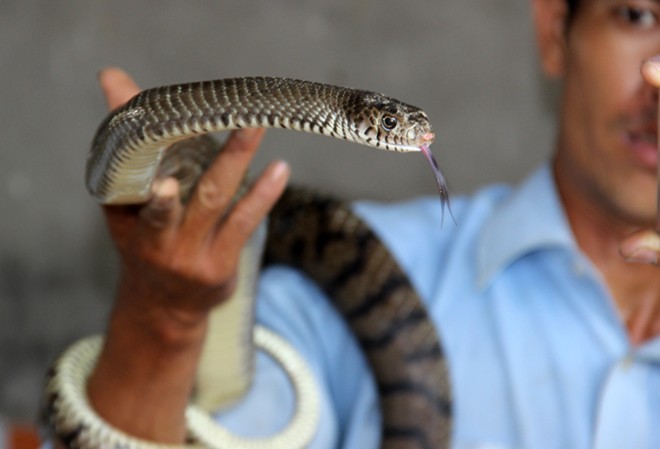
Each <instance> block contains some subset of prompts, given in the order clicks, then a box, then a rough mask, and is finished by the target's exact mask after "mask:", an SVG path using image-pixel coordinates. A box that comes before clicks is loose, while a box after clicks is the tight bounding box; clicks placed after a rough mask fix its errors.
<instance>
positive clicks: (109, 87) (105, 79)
mask: <svg viewBox="0 0 660 449" xmlns="http://www.w3.org/2000/svg"><path fill="white" fill-rule="evenodd" d="M99 84H100V85H101V90H102V91H103V94H104V95H105V101H106V103H107V105H108V109H110V110H112V109H116V108H118V107H119V106H121V105H123V104H124V103H126V102H127V101H128V100H130V99H131V98H132V97H133V96H134V95H136V94H137V93H138V92H140V88H139V87H138V85H137V84H135V81H133V78H131V77H130V76H129V75H128V74H127V73H126V72H124V71H123V70H121V69H119V68H116V67H108V68H106V69H103V70H101V71H100V72H99Z"/></svg>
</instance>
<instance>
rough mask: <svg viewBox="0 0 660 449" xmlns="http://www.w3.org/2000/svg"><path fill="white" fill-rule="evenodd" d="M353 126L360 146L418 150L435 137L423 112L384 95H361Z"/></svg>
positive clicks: (356, 105) (367, 93) (353, 109)
mask: <svg viewBox="0 0 660 449" xmlns="http://www.w3.org/2000/svg"><path fill="white" fill-rule="evenodd" d="M354 105H355V107H354V108H352V112H353V114H352V115H353V117H352V121H353V126H354V130H355V133H356V134H357V136H356V139H357V141H358V142H360V143H364V144H366V145H369V146H372V147H376V148H381V149H384V150H390V151H420V147H421V146H422V145H427V146H428V145H430V144H431V143H432V142H433V139H434V138H435V134H434V133H433V129H432V128H431V123H430V122H429V119H428V117H427V115H426V113H425V112H424V111H422V110H421V109H419V108H417V107H415V106H411V105H409V104H405V103H402V102H400V101H398V100H395V99H393V98H390V97H386V96H385V95H381V94H377V93H373V92H364V91H363V92H361V95H360V96H359V97H358V99H357V101H356V102H355V104H354Z"/></svg>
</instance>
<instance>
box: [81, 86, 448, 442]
mask: <svg viewBox="0 0 660 449" xmlns="http://www.w3.org/2000/svg"><path fill="white" fill-rule="evenodd" d="M246 127H279V128H286V129H292V130H297V131H305V132H312V133H316V134H323V135H327V136H330V137H334V138H338V139H343V140H347V141H351V142H356V143H360V144H364V145H368V146H370V147H373V148H378V149H383V150H389V151H401V152H408V151H424V152H425V153H427V154H430V153H429V151H428V146H429V145H430V144H431V143H432V141H433V139H434V134H433V131H432V130H431V126H430V124H429V121H428V118H427V117H426V114H425V113H424V112H423V111H422V110H420V109H418V108H416V107H414V106H410V105H408V104H405V103H402V102H399V101H397V100H394V99H392V98H389V97H386V96H384V95H381V94H377V93H374V92H369V91H364V90H357V89H349V88H343V87H338V86H332V85H326V84H320V83H314V82H309V81H300V80H291V79H286V78H270V77H253V78H231V79H224V80H216V81H206V82H197V83H188V84H179V85H173V86H165V87H159V88H154V89H149V90H146V91H143V92H142V93H140V94H138V95H137V96H136V97H134V98H133V99H131V100H130V101H129V102H128V103H127V104H126V105H125V106H123V107H122V108H120V109H118V110H116V111H114V112H112V113H111V114H110V115H109V116H108V117H107V118H106V120H105V121H104V122H102V124H101V126H100V127H99V129H98V131H97V134H96V136H95V138H94V141H93V145H92V150H91V152H90V155H89V158H88V163H87V175H86V176H87V178H86V180H87V187H88V189H89V191H90V193H91V194H92V196H94V197H95V198H96V199H97V201H99V202H101V203H104V204H137V203H144V202H146V201H147V200H148V199H149V197H150V192H151V184H152V182H153V180H154V178H155V177H156V176H157V175H158V170H159V167H160V166H161V163H162V161H163V158H166V157H167V153H168V148H169V147H170V146H172V145H173V144H174V143H176V142H178V141H181V140H184V139H188V138H191V137H193V136H195V135H199V134H206V133H209V132H214V131H223V130H229V129H236V128H246ZM436 179H437V180H438V186H439V188H440V192H441V196H442V199H443V200H445V199H446V190H445V186H444V178H442V177H441V175H438V173H436ZM269 228H270V233H271V236H270V237H269V238H268V242H269V243H268V244H267V247H266V249H265V254H266V259H267V261H268V262H269V263H287V264H290V265H293V266H295V267H297V268H299V269H301V270H302V271H303V272H305V273H306V274H307V275H308V276H309V277H310V278H311V279H312V280H313V281H314V282H316V283H318V284H319V285H320V286H321V287H322V288H323V289H324V290H325V291H326V292H327V293H328V295H329V296H330V297H331V298H332V299H333V301H334V302H335V304H336V306H337V308H338V309H339V311H340V312H341V313H342V315H343V316H344V317H345V318H346V320H347V323H348V325H349V327H350V328H351V330H352V331H353V332H354V333H355V335H356V337H357V340H358V341H359V343H360V345H361V347H362V349H363V351H364V353H365V355H366V358H367V360H368V362H369V364H370V366H371V368H372V370H373V372H374V377H375V379H376V382H377V385H378V392H379V395H380V403H381V409H382V416H383V433H382V445H381V448H382V449H395V448H396V449H403V448H424V449H426V448H428V449H431V448H433V449H435V448H446V447H448V446H449V444H450V437H451V395H450V386H449V375H448V369H447V366H446V364H445V359H444V356H443V352H442V349H441V345H440V342H439V336H438V332H437V331H436V329H435V328H434V326H433V324H432V322H431V320H430V318H429V316H428V315H427V313H426V311H425V309H424V306H423V304H422V301H421V300H420V299H419V297H418V296H417V294H416V293H415V291H414V288H413V287H412V286H411V284H410V282H409V280H408V279H407V277H406V275H405V274H404V273H403V271H402V270H401V269H400V268H399V266H398V265H397V263H396V261H395V259H394V257H393V256H392V255H391V254H390V253H389V251H388V250H387V248H385V246H384V245H383V244H382V243H381V242H380V241H379V240H378V238H377V237H376V236H375V235H374V234H373V233H372V232H371V231H370V230H369V229H368V227H367V226H366V225H365V224H364V223H363V222H362V221H360V220H359V219H358V218H357V217H355V216H354V215H353V214H352V212H351V210H350V208H349V207H347V206H346V205H343V204H342V203H339V202H336V201H334V200H331V199H328V198H321V199H319V198H318V197H317V196H314V195H309V194H305V193H300V192H297V193H292V192H287V193H285V195H284V197H283V199H282V200H281V201H280V202H279V203H278V205H277V206H276V209H275V211H274V215H273V218H272V219H271V221H270V225H269ZM248 321H249V320H248Z"/></svg>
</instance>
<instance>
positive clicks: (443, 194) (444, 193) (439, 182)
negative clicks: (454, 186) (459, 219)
mask: <svg viewBox="0 0 660 449" xmlns="http://www.w3.org/2000/svg"><path fill="white" fill-rule="evenodd" d="M419 149H420V151H421V152H422V153H424V156H426V160H427V161H429V165H431V170H433V175H435V184H436V186H437V187H438V193H439V194H440V202H441V203H442V221H443V222H444V219H445V208H446V209H447V210H448V211H449V216H450V217H451V219H452V220H453V221H454V224H455V223H456V219H455V218H454V214H453V213H452V211H451V205H450V203H449V191H448V190H447V180H446V179H445V176H444V175H443V174H442V172H441V171H440V167H439V166H438V163H437V162H436V160H435V158H434V157H433V153H431V148H430V147H429V144H426V143H425V144H423V145H421V146H420V147H419Z"/></svg>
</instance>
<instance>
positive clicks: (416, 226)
mask: <svg viewBox="0 0 660 449" xmlns="http://www.w3.org/2000/svg"><path fill="white" fill-rule="evenodd" d="M355 210H356V211H357V212H358V213H359V214H360V215H361V216H362V217H363V218H364V219H365V220H366V221H367V222H368V223H370V224H371V226H372V227H373V228H374V229H375V231H376V232H377V233H378V234H379V235H380V237H381V238H382V239H383V240H384V241H385V242H386V244H387V245H388V246H389V247H390V249H391V250H392V251H393V253H394V254H395V256H396V257H397V259H398V260H399V262H400V263H401V265H402V266H403V267H404V269H405V270H406V271H407V273H408V274H409V276H410V277H411V279H412V282H413V283H414V285H415V287H416V288H417V289H418V292H419V293H420V295H421V296H422V298H423V300H424V301H425V302H426V304H427V306H428V309H429V312H430V315H431V317H432V319H433V320H434V322H435V324H436V326H437V328H438V330H439V333H440V335H441V337H442V340H443V344H444V348H445V351H446V355H447V357H448V360H449V366H450V370H451V380H452V387H453V394H454V401H455V402H454V413H455V417H454V420H455V421H454V422H455V424H454V425H455V427H454V436H453V441H454V445H453V447H454V448H456V449H468V448H470V449H477V448H482V449H486V448H507V449H508V448H516V449H522V448H524V449H541V448H543V449H573V448H574V449H587V448H593V449H614V448H617V449H620V448H660V339H657V338H656V339H654V340H652V341H650V342H648V343H647V344H645V345H643V346H641V347H638V348H635V347H632V346H631V344H630V342H629V340H628V338H627V335H626V332H625V329H624V326H623V324H622V320H621V317H620V316H619V315H618V313H617V310H616V308H615V305H614V301H613V299H612V297H611V295H610V293H609V292H608V290H607V287H606V285H605V283H604V282H603V279H602V277H601V275H600V274H599V273H598V271H597V270H596V269H595V268H594V266H593V265H592V264H591V262H590V261H589V260H588V259H587V258H586V257H585V255H584V254H583V253H581V251H580V250H579V248H578V247H577V245H576V242H575V240H574V238H573V235H572V234H571V230H570V227H569V225H568V222H567V219H566V217H565V215H564V212H563V209H562V206H561V204H560V202H559V199H558V195H557V192H556V188H555V185H554V182H553V178H552V175H551V172H550V170H549V168H548V167H547V166H544V167H542V168H541V169H539V170H538V171H536V172H535V173H534V174H533V175H532V176H531V177H530V178H528V179H527V180H526V181H525V182H524V183H523V184H522V185H521V186H519V187H518V188H515V189H512V188H510V187H505V186H495V187H489V188H486V189H484V190H481V191H479V192H477V193H476V194H475V195H473V196H472V197H471V198H459V199H457V200H455V201H454V204H453V211H454V215H455V217H456V222H457V225H455V226H454V225H453V223H451V222H450V221H449V220H447V217H445V220H444V225H442V226H441V221H442V210H441V207H440V204H439V201H438V199H437V198H423V199H419V200H414V201H410V202H405V203H402V204H395V205H391V204H390V205H382V204H376V203H358V204H356V205H355ZM258 304H259V305H258V319H259V321H260V322H261V323H263V324H264V325H266V326H267V327H269V328H271V329H274V330H275V331H277V332H278V333H279V334H281V335H282V336H284V337H285V338H286V339H287V340H288V341H289V342H290V343H292V344H293V346H294V347H296V348H297V350H298V351H299V352H300V354H301V355H302V356H303V357H304V358H305V359H306V360H307V361H308V362H309V364H310V366H311V367H312V369H313V370H314V372H315V374H316V377H317V379H318V382H319V386H320V389H321V394H322V411H321V413H322V416H321V423H320V427H319V431H318V433H317V435H316V437H315V440H314V442H313V444H312V448H313V449H321V448H323V449H327V448H342V449H365V448H366V449H368V448H374V449H375V448H378V447H379V438H380V437H379V426H380V414H379V410H378V404H377V396H376V390H375V387H374V383H373V379H372V377H371V374H370V373H369V370H368V366H367V365H366V363H365V360H364V358H363V356H362V354H361V353H360V351H359V349H358V347H357V344H356V342H355V340H354V338H353V337H352V335H351V334H350V333H349V331H348V329H347V327H346V325H345V324H344V322H343V321H342V320H341V318H340V316H339V315H338V314H337V313H336V312H335V310H334V309H333V308H332V306H331V305H330V304H329V303H328V301H327V300H326V298H325V297H324V296H323V294H322V293H321V292H320V291H319V290H318V288H317V287H316V286H315V285H314V284H312V283H311V282H310V281H309V280H307V279H306V278H304V277H303V276H302V275H300V274H298V273H297V272H295V271H292V270H289V269H286V268H282V267H275V268H273V269H270V270H269V271H268V272H267V273H266V274H265V275H264V277H263V279H262V282H261V285H260V298H259V303H258ZM293 407H294V398H293V395H292V393H291V391H290V388H289V387H288V384H287V381H286V379H285V377H284V376H283V374H282V373H281V371H280V369H279V367H277V366H276V365H275V364H274V363H273V362H271V361H270V359H268V358H266V357H259V359H258V368H257V378H256V381H255V383H254V386H253V388H252V390H251V391H250V393H249V394H248V396H247V397H246V398H245V399H244V401H243V402H242V403H241V404H239V405H238V406H237V407H236V408H235V409H233V410H231V411H229V412H225V413H223V414H220V415H219V416H218V419H219V420H221V421H223V422H224V423H225V424H226V425H228V426H229V427H230V428H232V429H234V430H235V431H236V432H238V433H240V434H244V435H264V434H268V433H269V432H273V431H274V430H275V429H276V428H279V427H281V426H283V425H284V424H285V423H286V421H287V420H288V418H289V416H290V414H291V412H292V410H293Z"/></svg>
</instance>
